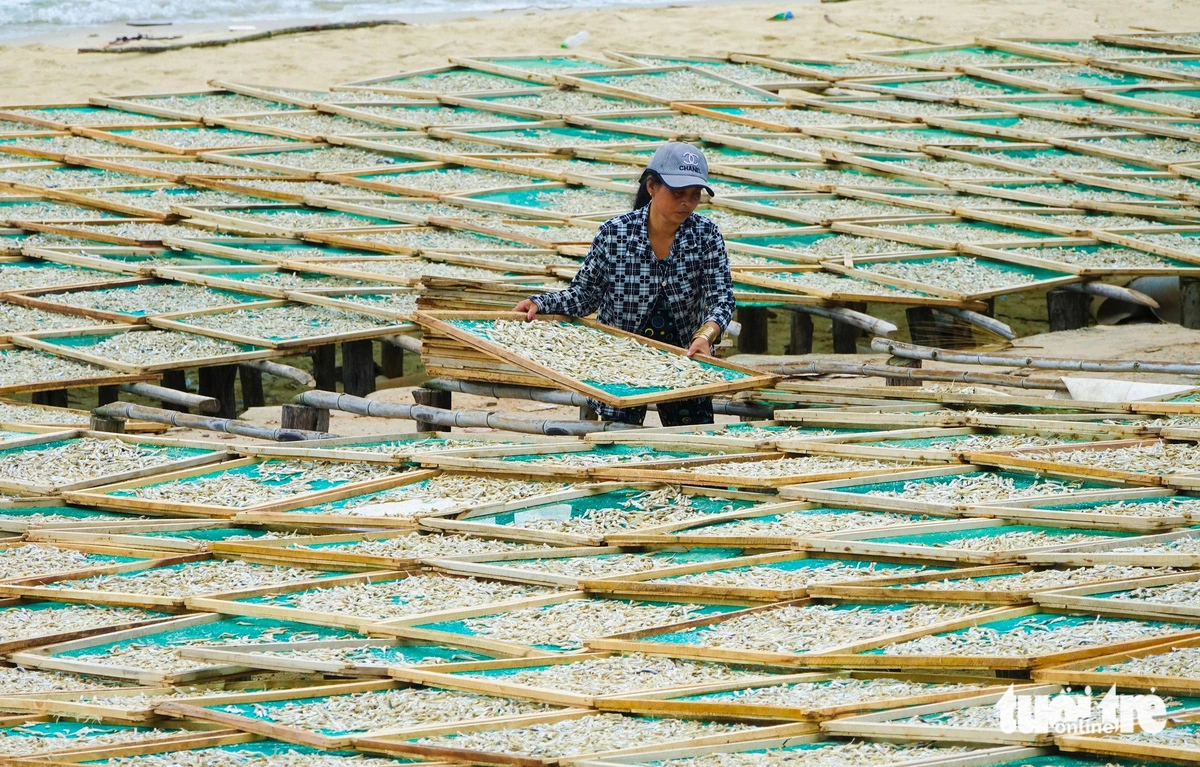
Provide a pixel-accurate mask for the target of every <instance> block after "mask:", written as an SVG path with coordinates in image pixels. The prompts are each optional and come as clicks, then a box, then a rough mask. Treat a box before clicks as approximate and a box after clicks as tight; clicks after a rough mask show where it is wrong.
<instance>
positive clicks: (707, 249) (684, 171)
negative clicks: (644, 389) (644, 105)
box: [514, 142, 734, 426]
mask: <svg viewBox="0 0 1200 767" xmlns="http://www.w3.org/2000/svg"><path fill="white" fill-rule="evenodd" d="M702 191H706V192H708V193H709V194H710V195H711V194H712V193H713V192H712V188H711V187H710V186H709V185H708V162H707V161H706V160H705V159H704V155H703V153H701V151H700V150H699V149H697V148H696V147H694V146H692V145H690V144H683V143H679V142H671V143H669V144H664V145H663V146H661V147H659V148H658V151H656V152H655V153H654V157H653V158H651V160H650V164H649V166H648V167H647V168H646V171H645V172H644V173H642V178H641V182H640V186H639V187H638V191H637V196H636V197H635V198H634V203H633V211H632V212H630V213H626V214H624V215H622V216H617V217H616V218H613V219H610V220H609V221H606V222H605V223H604V225H603V226H601V227H600V230H599V231H598V232H597V233H596V238H595V239H594V240H592V247H591V250H590V251H589V252H588V255H587V258H586V259H585V260H584V262H583V265H582V266H581V267H580V269H579V273H578V274H576V275H575V279H573V280H571V285H570V287H568V288H567V289H566V290H561V291H559V292H557V293H543V294H541V295H537V296H533V297H531V298H527V299H525V300H524V301H522V302H521V303H519V304H517V306H516V309H515V310H514V311H518V312H523V313H524V314H525V317H526V319H528V320H532V319H533V318H534V317H535V316H536V315H537V314H538V312H546V313H548V314H567V315H570V316H572V317H584V316H587V315H589V314H591V313H592V312H598V314H597V319H598V320H599V321H600V322H601V323H603V324H605V325H612V326H613V327H617V328H620V329H622V330H627V331H630V332H632V333H639V334H642V335H645V336H647V337H649V338H653V339H654V340H656V341H661V342H663V343H668V344H671V345H673V346H679V347H683V348H686V349H687V354H688V356H689V357H690V356H692V355H694V354H712V351H713V346H714V345H715V344H716V342H717V339H718V338H720V336H721V334H722V333H723V332H725V326H726V325H728V324H729V321H730V319H732V317H733V309H734V299H733V278H732V277H731V276H730V274H729V258H728V256H727V255H726V254H725V239H724V238H723V237H722V236H721V231H720V230H719V229H718V228H717V225H716V224H714V223H713V222H712V221H710V220H709V219H707V218H704V217H702V216H696V215H693V213H694V212H695V210H696V206H698V205H699V204H700V193H701V192H702ZM580 353H581V354H583V353H586V351H585V350H582V349H581V350H580ZM590 402H591V406H592V409H593V410H595V411H596V413H597V414H598V415H599V416H600V417H601V418H603V419H605V420H609V421H622V422H624V423H634V424H641V423H642V421H643V420H644V419H645V417H646V408H644V407H639V408H626V409H621V408H614V407H609V406H607V405H604V404H602V403H599V402H596V401H594V400H592V401H590ZM658 417H659V420H660V421H662V424H663V426H682V425H684V424H691V423H712V422H713V414H712V398H710V397H703V398H700V399H692V400H680V401H675V402H664V403H661V404H660V405H659V406H658Z"/></svg>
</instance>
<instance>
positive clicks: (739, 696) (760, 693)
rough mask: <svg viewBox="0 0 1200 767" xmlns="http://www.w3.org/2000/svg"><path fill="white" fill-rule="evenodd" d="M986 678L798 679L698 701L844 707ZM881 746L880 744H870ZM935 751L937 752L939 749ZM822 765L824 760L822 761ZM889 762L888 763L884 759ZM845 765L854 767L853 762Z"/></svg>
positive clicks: (962, 688) (964, 688)
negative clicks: (936, 681) (961, 680)
mask: <svg viewBox="0 0 1200 767" xmlns="http://www.w3.org/2000/svg"><path fill="white" fill-rule="evenodd" d="M987 684H988V683H987V682H986V681H980V682H978V683H976V684H959V683H947V684H934V683H929V682H909V681H907V680H903V679H889V678H887V677H883V678H879V679H853V678H847V679H830V680H829V681H827V682H801V683H799V684H781V685H772V686H769V687H748V688H746V689H744V690H735V691H733V692H732V693H713V694H711V695H705V696H703V697H701V698H699V700H712V701H721V702H729V703H744V704H747V705H755V706H787V707H789V708H808V709H815V708H825V707H828V706H844V705H847V704H850V703H871V702H875V701H881V700H894V699H896V698H907V697H912V696H914V695H936V694H940V693H947V692H968V691H970V690H973V689H977V688H980V687H984V686H986V685H987ZM871 745H883V744H871ZM824 751H825V749H822V750H821V753H823V752H824ZM938 753H941V751H940V749H939V750H938ZM822 764H824V762H822ZM888 764H891V762H888ZM847 767H854V765H853V764H851V765H847Z"/></svg>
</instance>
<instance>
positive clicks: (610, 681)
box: [498, 653, 763, 695]
mask: <svg viewBox="0 0 1200 767" xmlns="http://www.w3.org/2000/svg"><path fill="white" fill-rule="evenodd" d="M762 676H763V675H762V674H759V673H754V672H751V671H740V670H737V669H734V668H731V667H729V666H726V665H723V664H720V663H698V662H696V661H690V660H682V659H675V658H656V657H654V656H651V655H643V654H641V653H632V654H630V655H612V656H609V657H605V658H592V659H589V660H580V661H575V662H574V663H561V664H554V665H546V666H539V667H535V668H531V669H528V670H524V671H516V672H514V673H508V674H504V675H503V676H500V677H498V679H499V680H500V681H503V682H504V683H505V684H519V685H526V686H529V687H540V688H542V689H553V690H565V691H567V692H576V693H582V694H585V695H612V694H614V693H620V692H641V691H646V690H657V689H660V688H663V687H684V686H690V685H697V684H711V683H713V682H735V681H739V680H750V679H758V678H762Z"/></svg>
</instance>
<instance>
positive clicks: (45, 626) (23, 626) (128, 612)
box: [0, 605, 164, 642]
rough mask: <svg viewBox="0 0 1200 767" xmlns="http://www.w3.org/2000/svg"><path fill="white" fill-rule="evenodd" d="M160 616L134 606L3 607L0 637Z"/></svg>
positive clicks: (12, 638)
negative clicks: (37, 608) (36, 608)
mask: <svg viewBox="0 0 1200 767" xmlns="http://www.w3.org/2000/svg"><path fill="white" fill-rule="evenodd" d="M162 617H164V616H163V614H162V613H152V612H149V611H147V610H142V609H139V608H135V607H107V606H104V605H79V606H75V605H70V606H66V605H64V606H62V607H55V608H53V609H45V610H31V609H30V608H28V607H7V608H4V609H3V610H0V640H2V641H5V642H10V641H16V640H22V639H30V638H32V637H41V636H52V635H55V634H67V633H74V632H77V631H87V630H90V629H96V628H101V627H103V626H117V625H120V624H123V623H134V622H137V621H148V620H153V619H156V618H162Z"/></svg>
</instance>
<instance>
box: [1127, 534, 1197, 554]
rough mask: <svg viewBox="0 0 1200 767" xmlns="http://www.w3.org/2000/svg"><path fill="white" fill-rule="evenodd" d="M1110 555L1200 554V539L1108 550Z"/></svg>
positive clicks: (1180, 539)
mask: <svg viewBox="0 0 1200 767" xmlns="http://www.w3.org/2000/svg"><path fill="white" fill-rule="evenodd" d="M1107 551H1108V553H1110V554H1200V538H1176V539H1175V540H1171V541H1163V542H1161V543H1154V544H1145V545H1143V546H1121V547H1120V548H1116V549H1107Z"/></svg>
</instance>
